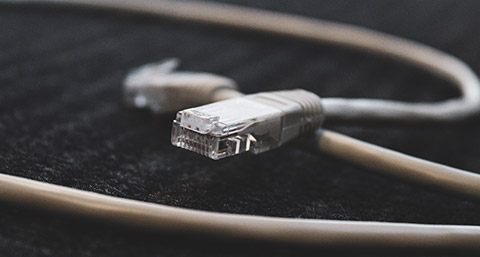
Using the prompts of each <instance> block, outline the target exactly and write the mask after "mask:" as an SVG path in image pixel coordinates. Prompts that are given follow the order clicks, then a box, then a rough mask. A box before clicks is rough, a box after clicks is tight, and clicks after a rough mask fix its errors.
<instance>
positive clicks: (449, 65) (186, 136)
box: [0, 0, 480, 253]
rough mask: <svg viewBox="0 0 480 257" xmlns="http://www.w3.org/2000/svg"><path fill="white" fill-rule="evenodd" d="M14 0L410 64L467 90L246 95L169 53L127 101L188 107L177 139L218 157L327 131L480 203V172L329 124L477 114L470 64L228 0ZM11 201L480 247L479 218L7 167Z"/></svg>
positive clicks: (366, 239) (384, 166)
mask: <svg viewBox="0 0 480 257" xmlns="http://www.w3.org/2000/svg"><path fill="white" fill-rule="evenodd" d="M3 2H7V3H10V4H22V3H27V4H45V3H46V4H63V5H72V6H82V7H93V8H103V9H111V10H119V11H125V12H136V13H142V14H148V15H155V16H159V17H163V18H168V19H174V20H180V21H190V22H199V23H204V24H210V25H220V26H224V27H231V28H237V29H244V30H251V31H257V32H264V33H271V34H277V35H282V36H289V37H294V38H297V39H300V40H309V41H314V42H320V43H328V44H335V45H341V46H346V47H351V48H356V49H359V50H365V51H369V52H372V53H376V54H380V55H384V56H387V57H390V58H395V59H398V60H400V61H404V62H407V63H410V64H412V65H414V66H417V67H419V68H422V69H424V70H426V71H429V72H431V73H433V74H436V75H439V76H441V77H443V78H445V79H447V80H449V81H451V82H452V83H453V84H454V85H455V86H456V87H458V89H459V90H460V92H461V94H462V95H461V96H460V97H458V98H455V99H450V100H447V101H444V102H437V103H415V104H412V103H403V102H398V101H389V100H377V99H343V98H324V99H322V98H320V97H318V96H316V95H315V94H313V93H311V92H307V91H305V90H301V89H297V90H286V91H278V92H263V93H258V94H253V95H246V96H244V95H243V94H242V93H240V92H238V91H237V90H236V88H237V87H236V85H235V82H233V81H232V80H229V79H228V78H224V77H221V76H218V75H213V74H193V73H188V72H183V73H182V72H180V73H178V72H174V71H173V70H174V68H175V66H176V65H177V61H175V60H169V61H166V62H162V63H159V64H151V65H147V66H144V67H141V68H139V69H137V70H135V71H134V72H132V73H131V74H130V75H129V76H128V77H127V79H126V81H125V97H126V99H125V100H126V103H127V104H129V105H131V106H135V107H142V108H150V109H152V110H153V111H155V112H171V111H179V112H178V113H177V117H176V119H175V120H174V121H173V130H172V143H173V144H174V145H176V146H179V147H182V148H185V149H188V150H192V151H194V152H198V153H201V154H203V155H206V156H207V157H210V158H212V159H221V158H225V157H228V156H232V155H236V154H239V153H242V152H248V151H251V152H253V153H261V152H264V151H267V150H270V149H273V148H276V147H279V146H280V145H282V144H284V143H285V142H287V141H290V140H292V139H294V138H295V137H296V136H298V135H300V134H303V133H308V132H312V131H315V130H316V132H317V133H316V134H315V137H313V139H312V142H313V143H314V144H315V145H316V147H317V148H318V149H319V150H321V151H323V152H325V153H327V154H331V155H334V156H337V157H339V158H343V159H345V160H347V161H350V162H353V163H356V164H359V165H363V166H366V167H369V168H371V169H374V170H377V171H379V172H382V173H384V174H389V175H392V176H395V177H399V178H402V179H406V180H410V181H413V182H417V183H420V184H422V185H427V186H430V187H432V188H437V189H443V190H445V191H447V192H452V193H457V194H459V195H460V196H462V197H470V198H472V199H475V200H479V199H480V175H478V174H474V173H471V172H467V171H463V170H459V169H455V168H451V167H448V166H444V165H440V164H436V163H432V162H429V161H425V160H421V159H418V158H415V157H411V156H407V155H405V154H401V153H397V152H394V151H391V150H388V149H385V148H382V147H378V146H374V145H371V144H368V143H364V142H361V141H359V140H356V139H353V138H350V137H348V136H344V135H341V134H338V133H336V132H332V131H328V130H324V129H321V124H322V122H323V120H324V119H328V120H342V121H348V122H355V121H359V120H381V121H399V122H419V121H420V122H453V121H457V120H461V119H466V118H468V117H471V116H473V115H477V114H478V113H479V112H480V83H479V80H478V78H477V76H476V75H475V74H474V72H473V71H472V70H471V69H470V68H469V67H468V66H467V65H466V64H465V63H463V62H462V61H461V60H459V59H457V58H455V57H453V56H451V55H448V54H446V53H443V52H440V51H438V50H435V49H433V48H430V47H428V46H424V45H421V44H418V43H415V42H412V41H409V40H405V39H401V38H397V37H394V36H390V35H386V34H383V33H380V32H376V31H372V30H369V29H365V28H359V27H355V26H352V25H345V24H339V23H334V22H327V21H320V20H317V19H313V18H305V17H299V16H295V15H289V14H280V13H275V12H270V11H263V10H257V9H251V8H245V7H236V6H232V5H226V4H219V3H208V2H200V1H164V0H157V1H145V0H142V1H128V0H115V1H114V0H95V1H94V0H66V1H60V0H17V1H3ZM192 96H195V97H192ZM172 99H174V100H176V101H172ZM198 105H200V106H198ZM239 107H241V108H240V109H239ZM0 198H1V199H3V200H5V201H10V202H14V203H21V204H25V205H28V206H34V207H38V208H43V209H48V210H52V211H56V212H62V213H69V214H73V215H79V216H82V217H91V218H97V219H102V220H106V221H111V222H117V223H122V224H128V225H132V226H139V227H144V228H149V229H158V230H163V231H175V232H184V233H191V234H197V235H200V234H201V235H210V236H217V237H222V238H225V237H226V238H234V239H249V240H252V239H253V240H260V241H269V242H277V243H292V244H306V245H316V246H327V247H336V248H345V247H348V248H349V249H362V248H366V249H369V248H382V249H406V248H407V249H422V248H423V249H435V250H443V249H449V250H459V251H471V252H476V253H478V252H480V226H467V225H425V224H411V223H387V222H364V221H334V220H308V219H307V220H306V219H290V218H275V217H259V216H252V215H238V214H223V213H215V212H204V211H196V210H188V209H183V208H176V207H169V206H164V205H161V204H154V203H145V202H141V201H135V200H128V199H122V198H117V197H111V196H105V195H101V194H97V193H91V192H86V191H82V190H77V189H72V188H67V187H63V186H57V185H52V184H48V183H43V182H38V181H33V180H29V179H24V178H19V177H15V176H10V175H5V174H0Z"/></svg>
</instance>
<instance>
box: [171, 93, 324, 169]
mask: <svg viewBox="0 0 480 257" xmlns="http://www.w3.org/2000/svg"><path fill="white" fill-rule="evenodd" d="M323 118H324V115H323V109H322V105H321V100H320V98H319V97H318V96H317V95H315V94H313V93H311V92H308V91H305V90H301V89H296V90H285V91H276V92H267V93H259V94H253V95H247V96H242V97H237V98H233V99H229V100H224V101H220V102H216V103H212V104H207V105H203V106H200V107H196V108H190V109H185V110H182V111H179V112H178V113H177V117H176V119H175V120H174V121H173V128H172V138H171V139H172V144H173V145H175V146H177V147H181V148H184V149H187V150H190V151H193V152H196V153H199V154H202V155H205V156H207V157H209V158H212V159H215V160H217V159H221V158H225V157H228V156H233V155H236V154H239V153H242V152H247V151H251V152H253V153H255V154H258V153H261V152H265V151H268V150H270V149H273V148H276V147H279V146H280V145H282V144H283V143H285V142H287V141H289V140H291V139H293V138H295V137H297V136H298V135H300V134H302V133H304V132H308V131H312V130H314V129H316V128H318V127H319V126H320V125H321V123H322V121H323Z"/></svg>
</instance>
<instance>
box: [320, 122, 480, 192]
mask: <svg viewBox="0 0 480 257" xmlns="http://www.w3.org/2000/svg"><path fill="white" fill-rule="evenodd" d="M316 144H317V145H316V147H317V148H318V149H319V150H320V151H322V152H323V153H327V154H329V155H332V156H335V157H338V158H340V159H343V160H347V161H349V162H352V163H355V164H357V165H360V166H363V167H367V168H370V169H373V170H376V171H377V172H379V173H380V174H385V175H388V176H393V177H396V178H400V179H403V180H407V181H409V182H414V183H417V184H421V185H423V186H428V187H431V188H434V189H440V190H444V191H446V192H448V193H454V194H457V195H459V196H462V197H466V198H470V199H475V200H477V201H479V200H480V175H479V174H475V173H472V172H468V171H464V170H460V169H456V168H452V167H449V166H446V165H441V164H438V163H434V162H430V161H426V160H422V159H419V158H415V157H412V156H409V155H406V154H402V153H399V152H395V151H392V150H389V149H386V148H383V147H380V146H376V145H372V144H369V143H365V142H362V141H360V140H357V139H354V138H351V137H348V136H345V135H342V134H339V133H336V132H333V131H329V130H318V131H317V138H316Z"/></svg>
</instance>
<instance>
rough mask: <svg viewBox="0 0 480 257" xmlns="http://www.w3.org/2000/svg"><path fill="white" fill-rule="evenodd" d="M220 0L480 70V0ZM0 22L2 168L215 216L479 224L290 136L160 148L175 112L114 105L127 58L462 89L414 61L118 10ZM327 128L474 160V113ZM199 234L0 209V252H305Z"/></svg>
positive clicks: (350, 91) (401, 88) (330, 91)
mask: <svg viewBox="0 0 480 257" xmlns="http://www.w3.org/2000/svg"><path fill="white" fill-rule="evenodd" d="M226 2H231V3H236V4H243V5H246V6H254V7H261V8H265V9H271V10H277V11H283V12H289V13H296V14H302V15H307V16H312V17H318V18H323V19H330V20H335V21H342V22H347V23H353V24H358V25H362V26H366V27H369V28H374V29H377V30H380V31H384V32H388V33H391V34H395V35H399V36H403V37H406V38H409V39H413V40H416V41H419V42H422V43H425V44H428V45H431V46H433V47H436V48H439V49H441V50H444V51H446V52H448V53H451V54H453V55H455V56H458V57H459V58H460V59H462V60H464V61H465V62H467V63H468V64H469V65H470V66H471V67H472V68H473V69H474V70H475V71H476V72H477V73H480V50H479V46H480V33H479V25H480V15H478V14H479V12H478V10H480V2H478V1H454V0H449V1H447V0H443V1H433V0H428V1H412V0H409V1H384V0H368V1H353V0H352V1H338V0H329V1H314V0H302V1H299V0H296V1H288V0H280V1H279V0H261V1H253V0H249V1H240V0H229V1H226ZM0 24H1V25H0V49H1V55H0V89H1V93H0V172H2V173H7V174H13V175H17V176H21V177H27V178H32V179H35V180H39V181H45V182H49V183H54V184H59V185H64V186H68V187H73V188H78V189H83V190H88V191H94V192H99V193H103V194H107V195H114V196H119V197H125V198H131V199H138V200H143V201H149V202H155V203H162V204H167V205H172V206H181V207H187V208H193V209H201V210H209V211H219V212H229V213H244V214H256V215H268V216H279V217H295V218H322V219H339V220H372V221H392V222H415V223H429V224H444V223H446V224H471V225H474V224H476V225H480V215H479V214H480V205H479V204H478V203H474V202H469V201H464V200H461V199H456V198H453V197H450V196H447V195H444V194H440V193H436V192H431V191H428V190H426V189H423V188H421V187H418V186H414V185H409V184H406V183H403V182H399V181H396V180H391V179H389V178H383V177H380V176H377V175H375V174H373V173H370V172H369V171H368V170H365V169H362V168H359V167H355V166H352V165H349V164H346V163H344V162H342V161H339V160H335V159H332V158H329V157H326V156H321V155H320V156H319V155H318V154H315V153H312V152H309V151H307V150H305V149H304V148H303V147H302V146H301V145H297V144H289V145H286V146H284V147H282V148H280V149H277V150H274V151H271V152H267V153H265V154H262V155H258V156H255V155H251V154H243V155H240V156H237V157H235V158H230V159H225V160H222V161H217V162H215V161H211V160H208V159H206V158H204V157H201V156H198V155H196V154H193V153H189V152H187V151H184V150H181V149H177V148H174V147H173V146H171V145H170V143H169V137H170V125H171V120H172V119H173V115H167V116H162V117H159V116H154V115H153V114H151V113H149V112H146V111H136V110H130V109H127V108H125V107H124V106H122V103H121V86H122V79H123V78H124V76H125V74H126V72H127V71H128V70H129V69H131V68H132V67H135V66H138V65H141V64H144V63H148V62H152V61H158V60H161V59H164V58H168V57H173V56H176V57H179V58H180V59H181V60H182V61H183V65H182V69H183V70H192V71H207V72H213V73H218V74H222V75H225V76H229V77H231V78H233V79H235V80H236V81H237V82H238V83H239V85H240V87H241V90H242V91H244V92H247V93H253V92H259V91H267V90H275V89H286V88H304V89H307V90H311V91H313V92H315V93H318V94H319V95H320V96H323V97H329V96H345V97H374V98H388V99H398V100H405V101H433V100H442V99H446V98H448V97H452V96H456V94H457V92H456V91H455V90H453V89H452V88H451V87H449V84H448V83H446V82H443V81H441V80H440V79H438V78H435V77H432V76H430V75H429V74H426V73H424V72H422V71H418V70H416V69H414V68H412V67H409V66H406V65H403V64H399V63H395V62H392V61H390V60H387V59H384V58H379V57H375V56H371V55H368V54H362V53H357V52H354V51H350V50H347V49H342V48H336V47H331V46H325V45H316V44H311V43H305V42H298V41H295V40H289V39H285V38H279V37H273V36H268V35H261V34H251V33H246V32H240V31H231V30H227V29H218V28H211V27H205V26H199V25H193V24H180V23H173V22H169V21H165V20H162V19H156V18H152V17H138V16H136V15H129V14H127V15H126V14H120V13H112V12H103V11H94V10H81V9H71V8H52V7H48V8H47V7H38V6H36V7H34V6H30V7H22V8H20V7H12V6H5V5H2V6H0ZM326 127H328V128H329V129H334V130H337V131H340V132H343V133H345V134H348V135H351V136H354V137H357V138H360V139H363V140H367V141H369V142H372V143H375V144H379V145H382V146H386V147H389V148H392V149H395V150H398V151H402V152H406V153H410V154H412V155H415V156H419V157H422V158H426V159H429V160H433V161H437V162H441V163H444V164H448V165H452V166H455V167H459V168H463V169H467V170H476V171H479V170H480V158H478V156H479V154H480V147H478V146H479V144H480V136H478V132H479V128H480V118H479V117H475V118H474V119H472V120H470V121H468V122H464V123H458V124H450V125H438V124H436V125H422V126H405V125H399V124H395V125H393V124H333V123H327V124H326ZM198 240H199V239H196V238H182V237H176V236H175V237H172V236H170V235H162V234H156V233H151V232H146V231H141V230H135V229H129V228H124V227H118V226H115V225H111V224H100V223H98V222H94V221H85V220H79V219H74V218H71V217H64V216H61V215H56V214H52V213H44V212H40V211H36V210H31V209H25V208H23V207H19V206H15V205H9V204H4V203H1V204H0V256H133V255H135V256H245V255H253V254H261V255H274V256H283V255H285V256H288V255H297V254H307V252H306V251H300V250H301V249H290V248H283V247H278V246H265V245H253V246H252V245H245V244H242V243H240V244H233V243H228V244H224V243H219V242H216V241H209V240H207V241H198ZM310 250H312V251H316V254H319V253H325V252H324V251H322V250H320V249H318V250H317V249H309V251H310ZM299 251H300V252H299ZM332 254H335V253H332ZM453 255H456V254H455V253H454V254H453Z"/></svg>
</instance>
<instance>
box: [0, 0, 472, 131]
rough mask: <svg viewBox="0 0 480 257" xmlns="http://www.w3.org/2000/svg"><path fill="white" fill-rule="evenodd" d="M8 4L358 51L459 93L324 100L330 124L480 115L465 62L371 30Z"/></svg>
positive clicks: (145, 9)
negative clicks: (422, 99) (132, 16)
mask: <svg viewBox="0 0 480 257" xmlns="http://www.w3.org/2000/svg"><path fill="white" fill-rule="evenodd" d="M3 1H4V2H5V0H3ZM7 2H11V3H16V4H20V3H30V4H32V3H38V4H62V5H73V6H82V7H91V8H102V9H111V10H119V11H126V12H137V13H142V14H149V15H154V16H157V17H163V18H168V19H173V20H179V21H183V22H195V23H202V24H209V25H218V26H223V27H229V28H235V29H243V30H248V31H256V32H262V33H269V34H275V35H281V36H287V37H292V38H296V39H301V40H308V41H313V42H319V43H326V44H332V45H338V46H344V47H350V48H355V49H359V50H362V51H368V52H371V53H374V54H379V55H384V56H387V57H390V58H393V59H397V60H399V61H403V62H406V63H409V64H412V65H414V66H416V67H419V68H421V69H423V70H425V71H428V72H430V73H432V74H435V75H438V76H441V77H443V78H445V79H447V80H449V81H450V82H452V83H453V85H454V86H456V87H457V88H458V90H459V91H460V93H461V96H460V97H459V98H455V99H450V100H447V101H443V102H435V103H406V102H400V101H392V100H381V99H346V98H325V99H324V108H325V113H326V115H327V119H329V120H341V121H349V122H352V121H359V120H383V121H401V122H448V121H456V120H461V119H464V118H467V117H470V116H472V115H474V114H478V113H479V112H480V81H479V79H478V77H477V76H476V75H475V73H474V72H473V71H472V70H471V69H470V68H469V67H468V66H467V65H466V64H465V63H464V62H462V61H461V60H459V59H458V58H456V57H454V56H452V55H449V54H447V53H444V52H441V51H438V50H436V49H434V48H432V47H429V46H426V45H423V44H420V43H416V42H413V41H410V40H407V39H402V38H399V37H396V36H392V35H388V34H385V33H382V32H378V31H374V30H370V29H367V28H362V27H358V26H354V25H347V24H342V23H337V22H330V21H323V20H319V19H314V18H307V17H302V16H297V15H292V14H283V13H276V12H272V11H267V10H259V9H253V8H247V7H239V6H234V5H229V4H222V3H213V2H203V1H182V0H176V1H172V0H170V1H169V0H142V1H131V0H15V1H7Z"/></svg>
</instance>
